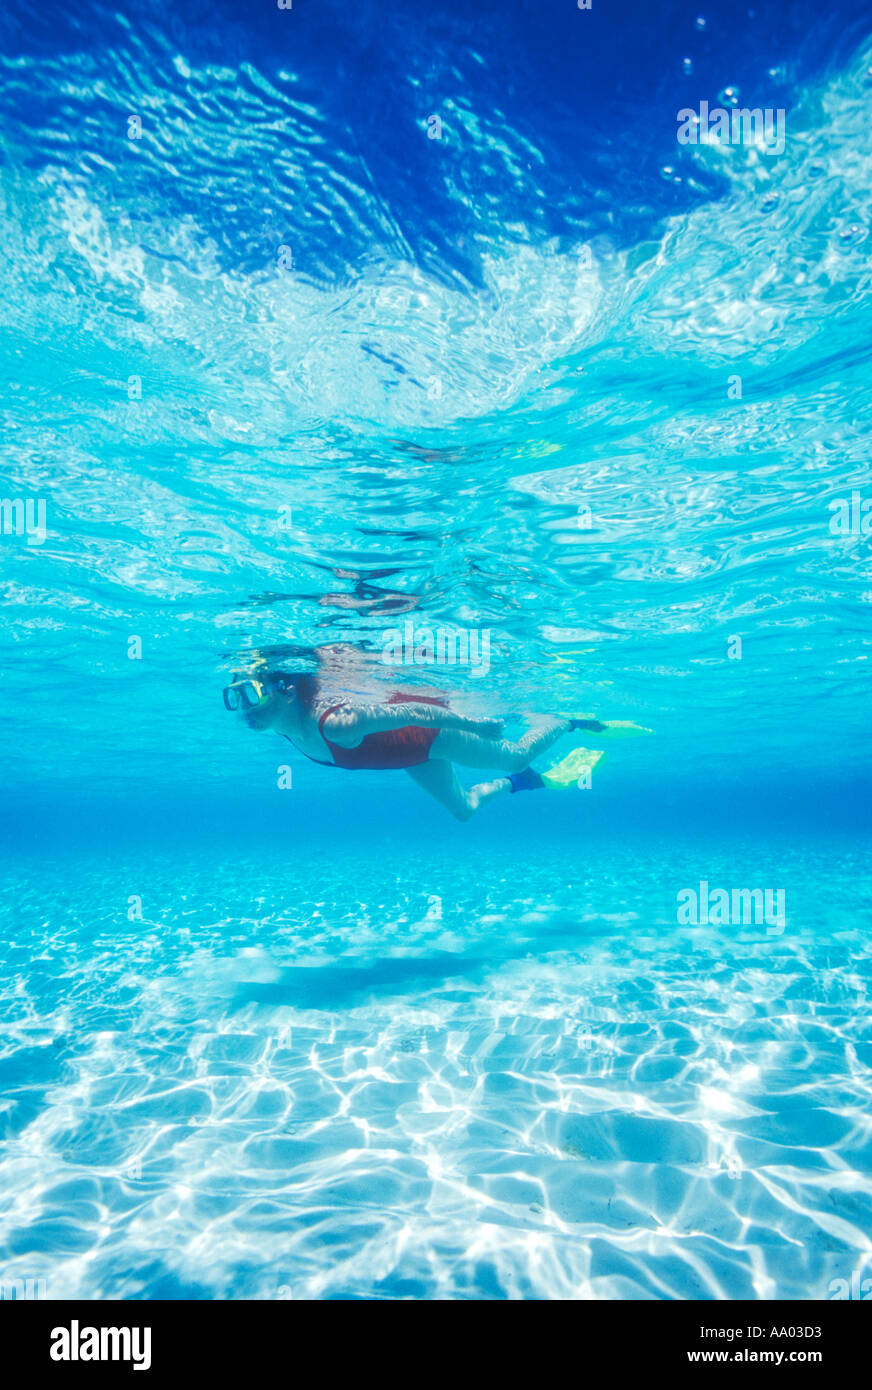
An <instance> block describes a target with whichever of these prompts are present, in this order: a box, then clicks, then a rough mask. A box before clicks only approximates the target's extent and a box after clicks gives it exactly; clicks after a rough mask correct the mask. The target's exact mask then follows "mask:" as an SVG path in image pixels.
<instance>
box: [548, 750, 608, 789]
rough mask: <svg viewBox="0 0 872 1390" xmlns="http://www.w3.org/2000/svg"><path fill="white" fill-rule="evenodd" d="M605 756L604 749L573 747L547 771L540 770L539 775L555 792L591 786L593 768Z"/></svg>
mask: <svg viewBox="0 0 872 1390" xmlns="http://www.w3.org/2000/svg"><path fill="white" fill-rule="evenodd" d="M604 757H605V753H603V751H602V749H591V748H573V750H572V752H571V753H567V755H566V757H565V758H563V759H562V760H561V761H560V762H559V763H555V764H554V766H553V767H549V769H548V771H547V772H540V774H539V776H540V777H541V778H542V783H543V785H544V786H546V787H547V788H548V789H549V791H553V792H556V791H563V790H565V789H566V788H567V787H577V786H583V787H589V786H590V782H591V774H592V773H593V769H594V768H595V767H596V765H597V763H598V762H599V760H600V758H604Z"/></svg>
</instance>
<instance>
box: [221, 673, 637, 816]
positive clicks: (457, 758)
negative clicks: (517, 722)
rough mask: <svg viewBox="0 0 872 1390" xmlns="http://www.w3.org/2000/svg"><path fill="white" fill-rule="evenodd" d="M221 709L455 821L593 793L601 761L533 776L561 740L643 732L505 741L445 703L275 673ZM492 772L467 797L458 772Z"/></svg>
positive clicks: (595, 726)
mask: <svg viewBox="0 0 872 1390" xmlns="http://www.w3.org/2000/svg"><path fill="white" fill-rule="evenodd" d="M224 705H225V707H226V708H227V709H228V710H231V711H238V712H239V713H240V714H241V715H242V716H243V718H244V719H245V722H246V723H247V724H248V726H249V728H252V729H271V730H272V731H273V732H274V733H277V734H281V735H282V736H283V737H284V738H287V739H288V740H289V741H290V742H291V743H292V744H293V745H294V747H295V748H296V749H297V750H298V751H299V752H300V753H303V754H304V755H305V756H306V757H307V758H311V759H312V761H313V762H316V763H323V764H324V765H325V766H327V767H341V768H345V769H346V770H349V771H362V770H367V771H394V770H397V769H399V768H402V769H403V770H404V771H405V772H407V773H408V774H409V776H410V777H411V778H412V780H413V781H415V782H417V784H418V786H419V787H423V789H424V790H425V791H426V792H429V794H430V795H431V796H432V797H434V798H435V800H436V801H438V802H439V804H440V805H441V806H444V807H445V809H446V810H448V811H450V812H451V814H452V815H453V816H455V817H456V818H457V819H458V820H461V821H466V820H469V819H470V817H471V816H473V815H474V814H475V812H476V811H478V810H479V809H480V808H481V807H482V806H485V805H487V803H488V802H489V801H494V800H495V799H496V798H497V797H499V796H508V795H511V794H513V793H514V792H520V791H535V790H538V789H550V790H557V789H559V788H565V787H571V786H576V785H583V784H584V783H585V781H586V782H587V785H589V779H590V773H591V769H592V768H593V767H594V765H595V764H596V762H597V761H598V760H599V759H600V758H601V757H602V756H603V754H602V752H601V751H595V750H591V749H587V748H575V749H573V750H572V752H571V753H569V754H568V755H567V756H566V757H565V758H564V759H563V760H562V762H560V763H558V764H557V765H556V766H554V767H552V768H549V769H548V770H546V771H545V772H541V773H540V772H537V771H535V769H534V768H532V767H531V766H530V763H531V762H532V760H533V759H534V758H537V757H539V756H541V754H543V753H545V752H546V751H547V749H549V748H550V747H551V746H552V744H554V743H556V741H557V740H558V739H559V738H561V737H562V736H563V735H564V734H569V733H574V732H576V731H581V730H585V731H587V732H590V733H593V734H609V733H615V734H617V733H631V732H638V733H641V732H647V730H644V731H643V730H642V729H640V728H639V726H638V725H635V724H632V723H630V722H629V721H626V720H611V721H608V722H605V723H603V722H601V721H600V720H598V719H559V718H550V717H548V718H543V719H541V720H539V721H537V722H536V723H535V724H534V725H533V727H531V728H530V729H529V730H528V731H527V732H526V733H525V734H523V736H522V737H521V738H518V739H515V740H512V739H506V738H503V736H502V735H503V722H502V720H499V719H475V718H468V717H466V716H465V715H461V714H457V713H455V712H454V711H453V710H452V709H451V708H450V706H449V704H448V701H447V698H446V697H444V696H442V695H438V696H437V695H423V694H420V693H418V692H417V691H404V690H394V691H392V692H390V693H389V694H387V695H385V696H384V697H382V698H381V699H379V698H374V699H373V701H372V702H371V703H370V702H369V701H368V700H367V698H366V697H362V698H360V697H358V696H348V695H336V694H331V693H329V692H328V691H327V690H326V688H325V687H324V686H322V683H321V681H320V680H319V678H318V677H317V676H312V675H298V674H294V673H293V672H289V671H281V670H276V669H266V670H261V669H257V668H256V670H255V673H253V674H250V675H245V674H239V675H235V676H234V678H233V680H232V682H231V684H230V685H228V686H226V687H225V689H224ZM455 764H457V765H459V766H460V767H475V768H489V769H491V770H493V771H495V772H499V773H501V774H502V775H501V776H499V777H497V778H495V779H494V780H493V781H492V782H478V783H477V784H476V785H475V786H473V787H469V788H466V787H464V786H462V784H461V783H460V781H459V780H458V777H457V773H456V772H455V770H454V766H455Z"/></svg>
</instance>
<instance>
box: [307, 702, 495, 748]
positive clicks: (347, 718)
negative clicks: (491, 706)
mask: <svg viewBox="0 0 872 1390" xmlns="http://www.w3.org/2000/svg"><path fill="white" fill-rule="evenodd" d="M408 724H418V725H421V726H423V727H424V728H426V729H433V728H437V729H460V730H462V732H464V733H468V734H478V735H479V737H480V738H499V737H500V735H501V733H502V729H503V725H502V720H500V719H466V718H464V716H463V715H462V714H455V713H454V711H453V710H450V709H446V708H445V707H444V705H419V704H416V703H415V702H414V701H411V700H410V701H408V702H404V703H403V704H396V705H343V706H342V707H341V708H340V709H337V710H333V712H332V713H331V714H328V715H327V718H326V719H325V720H324V725H323V732H324V733H325V734H326V736H327V738H329V739H330V742H331V743H337V744H338V745H339V747H340V748H356V747H357V745H358V744H359V743H360V741H361V740H362V739H364V738H366V736H367V734H381V733H385V732H386V731H387V730H388V729H402V728H405V727H406V725H408Z"/></svg>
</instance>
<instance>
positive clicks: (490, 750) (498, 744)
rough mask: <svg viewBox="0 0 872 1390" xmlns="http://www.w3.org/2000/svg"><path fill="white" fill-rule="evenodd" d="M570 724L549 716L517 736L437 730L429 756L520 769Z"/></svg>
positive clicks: (503, 769)
mask: <svg viewBox="0 0 872 1390" xmlns="http://www.w3.org/2000/svg"><path fill="white" fill-rule="evenodd" d="M569 727H570V726H569V720H568V719H550V720H548V722H547V723H546V724H538V725H536V727H535V728H533V729H528V730H527V732H526V733H525V734H524V735H523V737H522V738H519V739H505V738H481V737H480V736H479V735H478V734H464V733H461V732H460V731H459V730H458V729H440V731H439V733H438V734H437V735H436V737H435V738H434V740H433V744H432V746H431V748H430V759H431V761H432V760H434V759H437V758H439V759H445V760H446V761H447V762H452V763H459V764H460V766H461V767H492V768H494V769H495V770H496V771H499V772H523V770H524V768H525V767H529V765H530V763H531V762H532V761H533V759H534V758H537V757H539V755H540V754H541V753H545V752H546V751H547V750H548V749H549V748H550V747H551V745H552V743H556V742H557V740H558V739H559V738H560V737H561V735H562V734H566V733H568V732H569ZM425 766H426V764H425Z"/></svg>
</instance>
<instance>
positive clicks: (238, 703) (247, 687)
mask: <svg viewBox="0 0 872 1390" xmlns="http://www.w3.org/2000/svg"><path fill="white" fill-rule="evenodd" d="M290 684H291V682H290V681H289V680H288V678H287V676H268V677H267V678H266V679H265V680H255V679H254V677H251V676H245V677H242V678H240V679H239V680H235V681H231V683H230V685H225V687H224V690H223V691H222V694H223V696H224V708H225V709H226V710H230V712H231V714H232V713H233V712H234V711H236V710H240V709H241V710H252V709H257V707H258V705H262V704H263V702H264V700H267V699H269V697H270V695H274V694H279V695H283V694H284V693H285V691H286V690H287V689H288V687H289V686H290Z"/></svg>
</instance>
